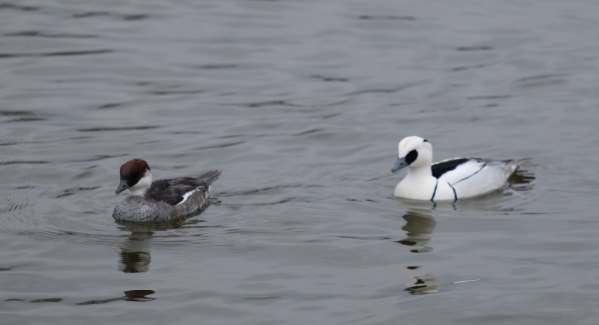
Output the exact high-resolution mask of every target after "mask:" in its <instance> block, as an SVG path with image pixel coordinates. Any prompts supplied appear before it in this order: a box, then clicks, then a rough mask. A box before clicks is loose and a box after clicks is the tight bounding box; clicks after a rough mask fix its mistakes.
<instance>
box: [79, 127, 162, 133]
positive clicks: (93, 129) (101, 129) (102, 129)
mask: <svg viewBox="0 0 599 325" xmlns="http://www.w3.org/2000/svg"><path fill="white" fill-rule="evenodd" d="M159 127H160V125H135V126H97V127H90V128H80V129H77V131H78V132H111V131H134V130H152V129H157V128H159Z"/></svg>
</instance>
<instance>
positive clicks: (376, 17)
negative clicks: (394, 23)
mask: <svg viewBox="0 0 599 325" xmlns="http://www.w3.org/2000/svg"><path fill="white" fill-rule="evenodd" d="M357 18H358V19H359V20H403V21H414V20H416V17H414V16H398V15H359V16H358V17H357Z"/></svg>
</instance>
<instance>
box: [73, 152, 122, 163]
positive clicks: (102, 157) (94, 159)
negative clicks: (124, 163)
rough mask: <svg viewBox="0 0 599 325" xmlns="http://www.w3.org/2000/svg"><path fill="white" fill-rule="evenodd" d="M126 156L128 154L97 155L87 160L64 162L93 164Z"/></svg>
mask: <svg viewBox="0 0 599 325" xmlns="http://www.w3.org/2000/svg"><path fill="white" fill-rule="evenodd" d="M127 155H128V154H126V153H122V154H114V155H107V154H98V155H93V156H91V157H89V158H82V159H69V160H65V162H67V163H80V162H93V161H100V160H106V159H112V158H119V157H125V156H127Z"/></svg>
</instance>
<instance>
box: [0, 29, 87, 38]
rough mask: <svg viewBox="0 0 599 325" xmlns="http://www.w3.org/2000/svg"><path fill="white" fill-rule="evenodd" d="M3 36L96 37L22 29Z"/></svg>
mask: <svg viewBox="0 0 599 325" xmlns="http://www.w3.org/2000/svg"><path fill="white" fill-rule="evenodd" d="M2 36H5V37H40V38H83V39H89V38H98V37H99V36H98V35H94V34H75V33H49V32H44V31H40V30H23V31H18V32H11V33H5V34H3V35H2Z"/></svg>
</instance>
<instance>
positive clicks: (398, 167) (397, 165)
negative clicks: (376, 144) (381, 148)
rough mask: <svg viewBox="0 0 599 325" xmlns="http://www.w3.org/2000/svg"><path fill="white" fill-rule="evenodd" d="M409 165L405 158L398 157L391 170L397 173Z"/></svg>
mask: <svg viewBox="0 0 599 325" xmlns="http://www.w3.org/2000/svg"><path fill="white" fill-rule="evenodd" d="M407 166H408V164H406V161H405V159H400V158H397V160H396V161H395V163H394V164H393V168H391V172H392V173H394V174H395V173H397V172H398V171H400V170H401V169H402V168H404V167H407Z"/></svg>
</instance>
